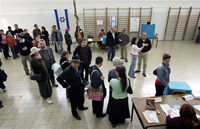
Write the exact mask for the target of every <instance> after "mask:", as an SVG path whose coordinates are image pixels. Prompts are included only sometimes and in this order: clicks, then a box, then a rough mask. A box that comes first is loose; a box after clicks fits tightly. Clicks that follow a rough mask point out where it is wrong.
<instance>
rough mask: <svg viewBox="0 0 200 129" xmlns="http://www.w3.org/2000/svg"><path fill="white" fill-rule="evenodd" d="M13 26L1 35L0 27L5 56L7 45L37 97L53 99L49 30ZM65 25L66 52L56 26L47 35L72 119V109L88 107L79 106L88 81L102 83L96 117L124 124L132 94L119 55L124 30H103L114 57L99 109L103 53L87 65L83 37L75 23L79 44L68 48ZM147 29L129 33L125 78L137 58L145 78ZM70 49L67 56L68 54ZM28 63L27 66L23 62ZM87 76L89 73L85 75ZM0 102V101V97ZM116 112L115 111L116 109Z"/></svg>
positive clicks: (165, 66) (166, 58) (161, 77)
mask: <svg viewBox="0 0 200 129" xmlns="http://www.w3.org/2000/svg"><path fill="white" fill-rule="evenodd" d="M14 26H15V30H14V31H13V30H12V29H11V27H10V26H9V27H8V31H7V32H6V34H5V33H4V31H3V30H0V42H1V44H0V46H1V49H2V51H3V54H4V57H5V59H8V58H9V57H11V56H10V55H9V48H10V50H11V52H12V55H13V58H14V59H17V58H19V56H20V58H21V62H22V65H23V67H24V71H25V74H26V75H30V78H31V80H35V81H36V82H37V84H38V87H39V92H40V95H41V97H43V98H44V99H45V100H46V102H47V103H49V104H53V101H52V99H51V95H52V86H54V87H58V84H57V83H56V78H55V75H54V74H55V73H54V71H53V69H52V66H53V65H54V64H56V61H55V57H54V52H53V50H52V48H51V47H50V42H49V33H48V31H47V30H46V28H45V27H44V26H42V27H41V30H40V29H39V27H38V25H37V24H35V25H34V28H35V29H34V30H33V38H32V37H31V36H30V34H29V33H28V30H27V29H24V30H22V29H21V28H19V27H18V25H17V24H15V25H14ZM69 31H70V30H69V29H68V28H66V29H65V34H64V39H65V41H66V45H67V51H64V48H63V34H62V32H61V31H60V30H58V29H57V27H56V25H53V26H52V33H51V40H52V41H53V42H54V43H55V51H56V52H57V53H58V54H59V55H61V58H60V62H59V65H60V68H61V69H62V72H61V74H60V75H57V76H58V77H57V81H58V82H59V83H60V84H61V85H62V87H63V88H66V97H67V98H68V99H69V100H70V103H71V112H72V115H73V116H74V118H75V119H77V120H81V117H80V116H79V114H78V111H77V110H87V109H88V107H86V106H84V92H85V86H86V85H87V84H88V82H90V85H91V86H92V87H93V88H99V87H102V89H103V98H102V99H101V100H100V101H95V100H92V109H93V110H92V111H93V114H96V117H97V118H101V117H105V116H106V114H108V115H109V121H110V122H111V124H112V126H113V127H115V126H116V125H117V124H119V123H123V122H124V121H125V119H126V118H130V113H129V106H128V94H132V93H133V91H132V88H131V82H130V80H129V78H128V76H127V73H126V71H127V70H126V68H125V67H124V66H123V59H125V62H128V51H127V45H128V44H129V42H130V37H129V35H128V34H127V33H126V30H125V29H122V31H121V33H120V34H118V32H116V30H115V28H114V27H112V28H111V30H110V31H109V32H108V33H107V38H106V45H107V47H108V54H107V57H108V58H107V59H108V60H109V61H112V62H113V66H114V68H113V69H112V70H110V71H109V74H108V81H109V83H110V84H109V101H108V106H107V111H106V113H103V106H104V99H105V97H106V95H107V91H106V86H105V84H104V80H105V77H104V76H105V75H103V72H102V71H101V70H100V67H101V66H102V65H103V62H104V60H103V57H101V56H98V57H96V58H95V64H94V65H92V66H90V65H91V61H92V50H91V48H90V46H89V45H88V42H87V40H86V39H84V32H83V30H82V29H81V28H80V26H77V27H76V31H75V38H76V41H77V43H78V46H77V47H76V48H75V50H74V52H73V53H72V51H71V45H72V37H71V35H70V33H69ZM104 35H106V33H105V32H101V34H99V36H100V37H102V36H104ZM146 36H147V35H146V33H143V34H142V37H141V38H140V39H139V38H137V37H134V38H133V39H132V40H131V54H130V56H131V64H130V68H129V72H128V75H129V77H132V78H135V73H139V72H140V69H141V62H142V61H143V76H144V77H146V76H147V75H146V68H147V58H148V52H149V51H150V50H151V41H150V40H149V39H148V38H147V37H146ZM118 45H120V47H121V58H120V57H116V56H115V52H116V47H117V46H118ZM71 54H73V56H72V60H71V61H70V55H71ZM137 57H138V69H137V70H136V71H135V66H136V60H137ZM170 58H171V56H170V55H168V54H165V55H163V62H162V65H161V66H159V67H158V68H157V73H158V74H157V76H158V78H157V80H156V84H155V85H156V95H162V93H163V89H164V88H165V87H167V86H168V84H169V73H170V70H169V62H170ZM28 62H29V63H30V66H31V67H30V68H29V67H28ZM89 76H90V78H89ZM0 86H1V87H0V88H1V89H2V90H3V91H4V92H5V91H6V87H5V86H4V84H3V82H0ZM0 103H2V102H1V101H0ZM119 112H120V113H119Z"/></svg>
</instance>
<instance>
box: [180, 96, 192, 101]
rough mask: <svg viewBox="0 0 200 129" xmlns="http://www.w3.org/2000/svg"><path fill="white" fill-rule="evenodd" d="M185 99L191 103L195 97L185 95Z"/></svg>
mask: <svg viewBox="0 0 200 129" xmlns="http://www.w3.org/2000/svg"><path fill="white" fill-rule="evenodd" d="M183 98H184V99H185V100H186V101H189V100H192V99H194V97H193V96H192V95H185V96H183Z"/></svg>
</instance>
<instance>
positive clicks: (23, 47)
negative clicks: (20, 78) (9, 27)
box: [17, 33, 32, 75]
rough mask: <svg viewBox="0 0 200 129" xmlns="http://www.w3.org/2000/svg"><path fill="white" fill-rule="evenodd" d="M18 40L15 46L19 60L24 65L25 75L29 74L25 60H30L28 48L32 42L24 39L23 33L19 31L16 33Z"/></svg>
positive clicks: (29, 48)
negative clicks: (19, 56)
mask: <svg viewBox="0 0 200 129" xmlns="http://www.w3.org/2000/svg"><path fill="white" fill-rule="evenodd" d="M18 40H19V43H18V45H17V48H18V50H19V53H20V55H21V62H22V64H23V66H24V71H25V73H26V75H30V73H29V69H28V66H27V61H28V62H29V63H30V62H31V57H30V53H31V51H30V50H31V48H32V44H31V42H29V41H28V40H26V39H24V35H23V34H21V33H20V34H18Z"/></svg>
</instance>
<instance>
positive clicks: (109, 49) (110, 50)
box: [108, 46, 116, 61]
mask: <svg viewBox="0 0 200 129" xmlns="http://www.w3.org/2000/svg"><path fill="white" fill-rule="evenodd" d="M115 49H116V46H109V47H108V59H111V61H112V59H113V58H114V57H115ZM111 54H112V55H111ZM110 56H111V58H110Z"/></svg>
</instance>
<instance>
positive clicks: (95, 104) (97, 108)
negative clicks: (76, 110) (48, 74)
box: [92, 99, 104, 117]
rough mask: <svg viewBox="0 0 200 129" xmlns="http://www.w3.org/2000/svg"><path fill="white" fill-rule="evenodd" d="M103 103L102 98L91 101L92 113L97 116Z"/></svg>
mask: <svg viewBox="0 0 200 129" xmlns="http://www.w3.org/2000/svg"><path fill="white" fill-rule="evenodd" d="M103 104H104V99H102V100H101V101H92V108H93V113H94V114H96V116H97V117H99V116H101V115H102V114H103Z"/></svg>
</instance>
